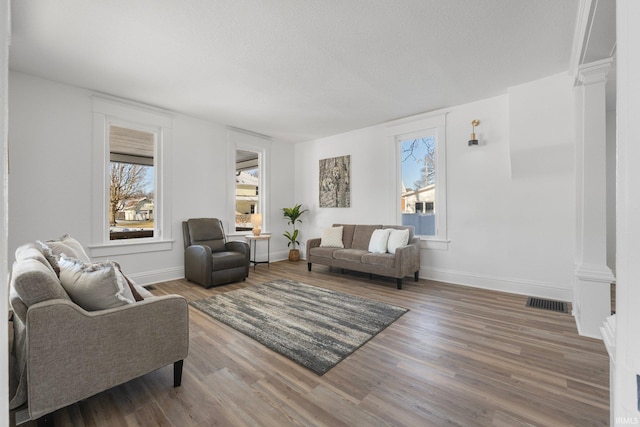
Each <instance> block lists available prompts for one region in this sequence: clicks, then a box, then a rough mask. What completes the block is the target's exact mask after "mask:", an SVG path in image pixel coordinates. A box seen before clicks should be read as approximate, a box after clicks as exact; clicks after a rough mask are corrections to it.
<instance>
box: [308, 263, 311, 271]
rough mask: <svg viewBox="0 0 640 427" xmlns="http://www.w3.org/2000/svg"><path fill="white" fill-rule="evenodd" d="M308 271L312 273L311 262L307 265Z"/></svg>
mask: <svg viewBox="0 0 640 427" xmlns="http://www.w3.org/2000/svg"><path fill="white" fill-rule="evenodd" d="M307 270H309V271H311V263H310V262H308V263H307Z"/></svg>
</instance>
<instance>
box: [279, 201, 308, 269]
mask: <svg viewBox="0 0 640 427" xmlns="http://www.w3.org/2000/svg"><path fill="white" fill-rule="evenodd" d="M307 211H308V209H302V204H297V205H295V206H294V207H292V208H282V212H283V213H284V216H285V218H288V219H289V224H291V225H292V226H293V231H292V232H289V231H285V232H284V234H283V236H284V237H286V238H287V239H289V243H288V244H287V246H293V247H292V248H291V249H290V250H289V261H299V260H300V250H299V249H298V248H296V245H299V244H300V242H298V231H299V230H298V229H297V228H296V222H302V221H301V220H300V216H301V215H302V214H303V213H305V212H307Z"/></svg>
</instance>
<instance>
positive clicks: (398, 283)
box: [396, 279, 402, 289]
mask: <svg viewBox="0 0 640 427" xmlns="http://www.w3.org/2000/svg"><path fill="white" fill-rule="evenodd" d="M396 286H397V287H398V289H402V279H396Z"/></svg>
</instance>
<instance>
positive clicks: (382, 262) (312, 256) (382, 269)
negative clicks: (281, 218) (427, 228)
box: [306, 224, 420, 289]
mask: <svg viewBox="0 0 640 427" xmlns="http://www.w3.org/2000/svg"><path fill="white" fill-rule="evenodd" d="M334 226H342V227H343V234H342V236H343V240H342V241H343V243H344V246H345V249H339V248H321V247H320V241H321V239H320V238H313V239H309V240H307V252H306V257H307V265H308V268H309V271H311V266H312V264H313V263H318V264H324V265H328V266H331V267H337V268H342V269H346V270H354V271H362V272H365V273H371V274H377V275H380V276H388V277H394V278H396V281H397V286H398V289H400V288H401V287H402V278H404V277H406V276H408V275H411V274H413V275H414V278H415V280H418V273H419V271H420V239H419V238H417V237H415V230H414V228H413V226H404V225H360V224H334ZM379 228H393V229H396V230H403V229H408V230H409V242H408V244H407V245H406V246H401V247H399V248H398V249H397V250H396V253H395V254H390V253H384V254H373V253H370V252H369V251H368V249H369V241H370V240H371V235H372V234H373V231H374V230H376V229H379ZM350 236H351V237H352V238H351V239H350Z"/></svg>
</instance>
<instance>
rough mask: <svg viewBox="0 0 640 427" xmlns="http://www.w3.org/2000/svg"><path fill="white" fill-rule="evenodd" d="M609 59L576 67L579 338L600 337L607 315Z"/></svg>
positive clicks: (576, 295) (609, 277)
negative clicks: (607, 103) (577, 69)
mask: <svg viewBox="0 0 640 427" xmlns="http://www.w3.org/2000/svg"><path fill="white" fill-rule="evenodd" d="M611 62H612V59H611V58H608V59H605V60H602V61H597V62H592V63H589V64H584V65H582V66H580V68H579V71H578V84H577V86H576V87H575V101H576V109H575V111H576V186H577V188H576V280H575V289H574V301H573V314H574V316H575V318H576V323H577V325H578V332H579V333H580V335H585V336H589V337H593V338H600V339H601V338H602V337H601V334H600V326H602V323H603V322H604V320H605V318H606V317H607V316H609V315H610V314H611V283H612V282H613V281H614V280H615V278H614V276H613V273H612V271H611V269H610V268H609V267H608V266H607V212H606V90H605V83H606V81H607V79H606V76H607V72H608V71H609V69H610V68H611Z"/></svg>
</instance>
